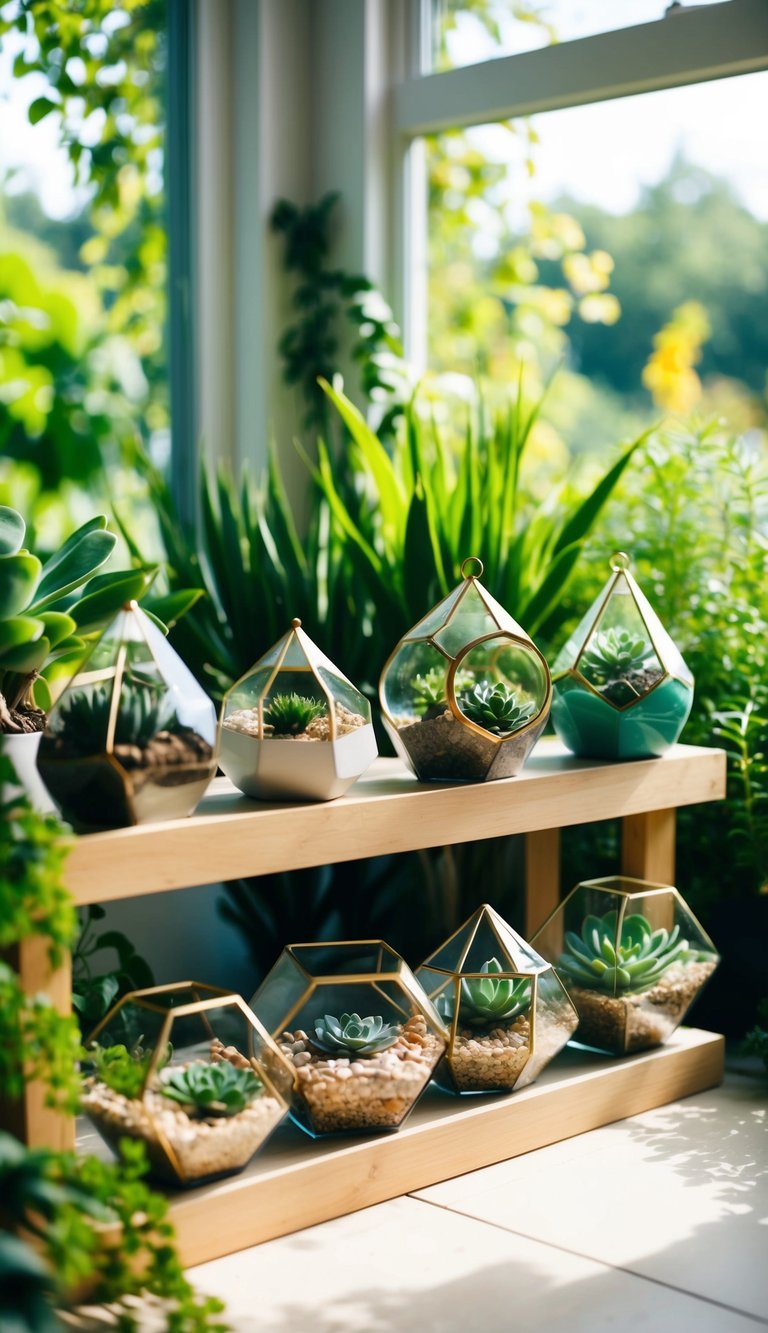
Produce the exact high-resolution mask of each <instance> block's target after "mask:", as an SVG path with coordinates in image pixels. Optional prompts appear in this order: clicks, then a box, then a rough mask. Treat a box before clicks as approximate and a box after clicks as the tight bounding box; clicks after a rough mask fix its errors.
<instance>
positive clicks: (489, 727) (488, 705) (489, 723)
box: [458, 681, 536, 736]
mask: <svg viewBox="0 0 768 1333" xmlns="http://www.w3.org/2000/svg"><path fill="white" fill-rule="evenodd" d="M458 703H459V707H460V708H461V711H462V713H463V714H464V716H465V717H468V718H469V720H470V722H474V723H476V725H477V726H478V727H484V728H485V730H486V731H492V732H494V733H495V734H496V735H499V736H501V735H507V734H508V733H509V732H512V731H518V730H519V728H520V727H522V726H524V725H525V723H526V722H530V720H531V718H532V717H533V715H534V713H535V712H536V705H535V704H534V703H532V702H528V703H520V702H519V701H518V696H517V694H516V693H515V691H514V690H510V689H508V688H507V686H506V685H505V684H504V683H503V682H502V681H498V682H497V684H496V685H492V684H491V683H490V682H489V681H479V682H478V684H477V685H475V687H474V689H473V690H471V691H469V692H468V693H466V694H462V695H461V696H460V698H459V700H458Z"/></svg>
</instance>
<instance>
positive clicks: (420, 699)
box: [411, 663, 473, 717]
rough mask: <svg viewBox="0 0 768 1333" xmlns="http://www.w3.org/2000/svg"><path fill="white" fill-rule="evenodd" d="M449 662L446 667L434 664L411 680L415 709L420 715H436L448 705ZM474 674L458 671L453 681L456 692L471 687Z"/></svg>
mask: <svg viewBox="0 0 768 1333" xmlns="http://www.w3.org/2000/svg"><path fill="white" fill-rule="evenodd" d="M447 675H448V670H447V663H446V666H445V667H442V666H433V667H430V668H429V670H428V671H425V672H424V673H423V674H419V675H417V676H414V678H413V680H412V681H411V698H412V701H413V711H414V712H415V713H417V714H418V716H419V717H422V716H426V717H435V716H436V715H437V714H438V713H442V712H444V711H445V709H446V708H447V707H448V698H447V692H446V683H447ZM472 680H473V676H472V674H471V672H469V671H457V672H456V675H455V677H454V681H453V688H454V693H456V694H458V693H459V691H460V690H466V689H469V688H470V686H471V685H472Z"/></svg>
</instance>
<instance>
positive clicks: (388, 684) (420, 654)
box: [381, 640, 450, 728]
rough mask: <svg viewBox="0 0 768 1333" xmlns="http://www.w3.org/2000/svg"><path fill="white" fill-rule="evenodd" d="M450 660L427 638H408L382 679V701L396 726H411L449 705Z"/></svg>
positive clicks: (442, 710)
mask: <svg viewBox="0 0 768 1333" xmlns="http://www.w3.org/2000/svg"><path fill="white" fill-rule="evenodd" d="M449 666H450V663H449V662H448V661H447V660H446V658H445V657H443V654H442V653H439V652H438V651H437V649H436V648H433V647H432V645H431V644H429V643H425V642H424V641H423V640H419V641H418V642H409V641H408V640H404V641H403V643H402V645H401V647H400V648H398V650H397V652H396V653H395V656H394V657H393V659H392V661H391V662H390V664H389V666H388V667H387V672H386V676H385V677H384V680H383V682H382V687H381V694H382V704H383V705H384V707H385V708H386V710H387V712H388V713H389V714H390V715H391V717H392V718H393V720H394V723H395V725H396V726H397V727H398V728H400V727H408V726H411V725H412V724H413V723H415V722H418V721H419V720H421V719H422V718H424V717H425V716H430V715H432V714H435V715H436V714H437V713H438V712H440V713H442V712H444V711H445V709H446V708H447V707H448V699H447V676H448V668H449Z"/></svg>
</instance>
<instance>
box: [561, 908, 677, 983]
mask: <svg viewBox="0 0 768 1333" xmlns="http://www.w3.org/2000/svg"><path fill="white" fill-rule="evenodd" d="M617 922H618V914H617V913H616V912H615V911H610V912H606V913H605V916H592V915H590V916H587V917H585V918H584V922H583V924H582V927H581V933H580V934H577V933H576V932H575V931H573V930H568V931H566V933H565V944H566V948H565V951H564V952H563V953H562V954H561V956H560V959H559V960H558V964H557V966H558V968H559V969H560V971H561V972H565V973H566V976H567V977H568V978H569V979H570V980H571V981H572V982H575V983H576V984H577V985H579V986H585V987H587V988H588V989H589V990H599V991H607V992H609V993H610V994H615V993H627V994H631V993H632V992H634V991H642V990H647V989H649V988H650V987H651V986H653V985H655V984H656V983H657V982H658V981H660V980H661V978H662V977H663V976H664V973H665V972H666V971H667V969H668V968H670V967H671V966H672V964H673V963H689V962H693V961H695V960H696V959H698V957H699V954H698V953H697V951H696V950H695V949H691V948H690V946H689V944H688V941H687V940H685V939H681V938H680V927H679V926H673V927H672V929H671V930H666V929H665V928H664V927H663V926H661V927H659V929H658V930H653V929H652V928H651V925H650V922H649V921H647V920H646V918H645V917H644V916H642V915H641V914H640V913H634V914H632V915H630V916H626V917H625V918H624V920H623V922H622V925H621V936H620V938H617Z"/></svg>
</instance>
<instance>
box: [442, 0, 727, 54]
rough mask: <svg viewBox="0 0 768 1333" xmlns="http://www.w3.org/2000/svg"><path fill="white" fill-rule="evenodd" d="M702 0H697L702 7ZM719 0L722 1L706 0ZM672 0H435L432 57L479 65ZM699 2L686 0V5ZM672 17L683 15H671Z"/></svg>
mask: <svg viewBox="0 0 768 1333" xmlns="http://www.w3.org/2000/svg"><path fill="white" fill-rule="evenodd" d="M701 3H702V0H696V6H695V7H697V8H698V7H699V6H700V5H701ZM703 3H704V4H717V3H720V0H703ZM668 7H669V0H621V3H617V0H548V2H546V0H542V2H541V3H534V4H522V5H521V4H518V3H517V2H516V0H468V3H461V0H433V9H432V61H433V68H434V69H436V70H445V69H455V68H457V67H458V66H459V65H475V64H477V63H478V61H481V60H492V59H493V58H494V56H512V55H518V54H520V53H521V52H523V51H534V50H536V49H537V48H539V47H542V46H547V45H548V44H549V43H550V42H552V41H558V42H571V41H574V40H576V39H577V38H579V37H592V36H594V35H595V34H596V33H600V32H612V31H614V30H615V29H617V28H633V27H635V26H636V25H637V24H639V23H652V22H653V21H654V20H656V19H662V18H664V12H665V10H666V9H668ZM691 7H694V6H692V5H691V4H690V3H689V0H686V3H684V4H683V5H681V6H680V8H691ZM670 18H671V20H672V21H676V20H677V15H676V14H672V15H671V16H670Z"/></svg>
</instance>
